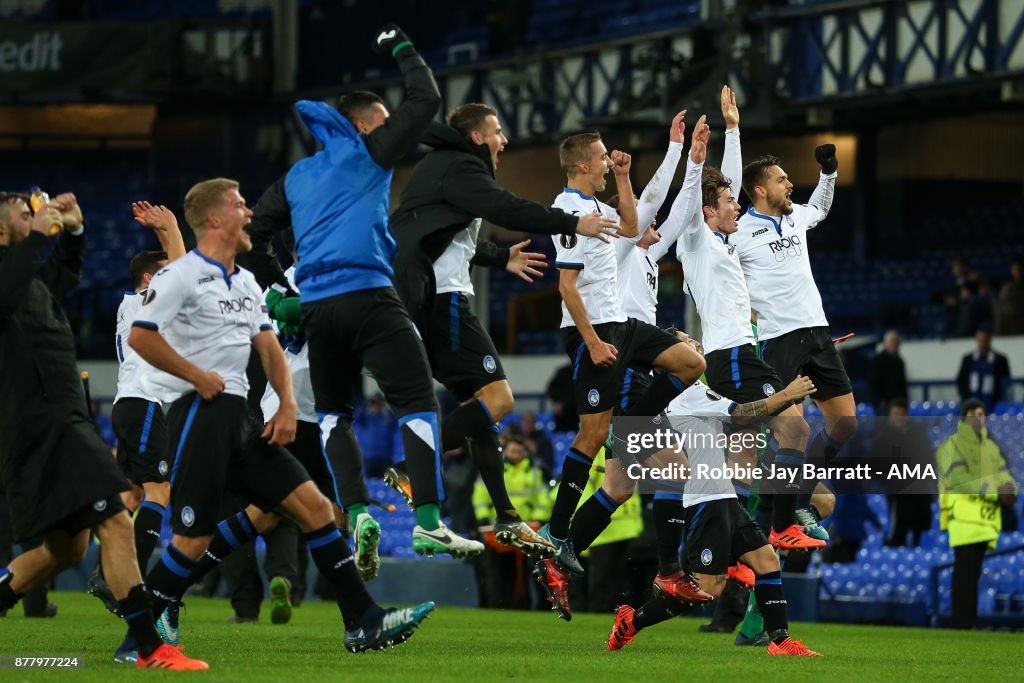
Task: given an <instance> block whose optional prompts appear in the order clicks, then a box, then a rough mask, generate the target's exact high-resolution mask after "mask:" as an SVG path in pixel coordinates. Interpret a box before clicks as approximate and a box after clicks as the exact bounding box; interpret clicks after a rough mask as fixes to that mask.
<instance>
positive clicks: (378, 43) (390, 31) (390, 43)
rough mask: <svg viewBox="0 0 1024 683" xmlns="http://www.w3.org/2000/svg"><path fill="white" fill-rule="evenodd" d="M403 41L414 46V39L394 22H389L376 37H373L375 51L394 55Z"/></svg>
mask: <svg viewBox="0 0 1024 683" xmlns="http://www.w3.org/2000/svg"><path fill="white" fill-rule="evenodd" d="M402 43H406V44H408V45H409V46H410V47H411V46H412V41H410V40H409V36H407V35H405V31H403V30H402V29H400V28H398V27H397V26H395V25H394V24H388V25H387V26H383V27H382V28H381V29H380V30H379V31H377V33H376V37H375V38H374V39H373V51H374V52H376V53H377V54H381V55H392V56H393V55H394V50H395V48H396V47H398V46H399V45H401V44H402Z"/></svg>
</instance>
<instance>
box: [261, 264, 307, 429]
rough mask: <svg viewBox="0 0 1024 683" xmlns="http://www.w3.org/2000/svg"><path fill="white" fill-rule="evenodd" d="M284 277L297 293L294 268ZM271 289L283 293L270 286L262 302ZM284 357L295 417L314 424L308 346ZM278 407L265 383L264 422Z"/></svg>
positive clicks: (272, 392) (274, 397) (278, 401)
mask: <svg viewBox="0 0 1024 683" xmlns="http://www.w3.org/2000/svg"><path fill="white" fill-rule="evenodd" d="M284 276H285V277H286V278H287V279H288V284H289V285H291V288H292V289H293V290H295V291H296V292H298V291H299V288H298V287H297V286H296V284H295V266H292V267H291V268H289V269H288V270H286V271H285V272H284ZM271 289H276V290H277V291H278V292H280V293H282V294H284V293H285V291H284V288H283V287H281V285H278V284H274V285H271V286H270V289H268V290H267V291H266V292H264V294H263V300H264V301H266V298H267V294H269V293H270V290H271ZM284 357H285V360H287V361H288V367H289V368H290V369H291V371H292V392H293V393H294V394H295V403H296V405H297V406H298V407H299V410H298V413H297V414H296V417H297V418H298V419H299V420H302V421H303V422H313V423H316V422H317V419H316V406H315V402H314V401H313V382H312V380H310V378H309V344H303V345H302V348H300V349H299V351H298V353H295V352H294V351H292V350H291V349H285V350H284ZM280 407H281V399H279V398H278V397H277V392H276V391H274V387H272V386H271V385H270V382H267V390H266V391H265V392H263V399H262V400H261V401H260V410H261V411H263V419H264V421H266V420H269V419H270V418H272V417H273V416H274V413H276V412H277V409H278V408H280Z"/></svg>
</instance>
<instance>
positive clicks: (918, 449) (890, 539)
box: [870, 396, 935, 548]
mask: <svg viewBox="0 0 1024 683" xmlns="http://www.w3.org/2000/svg"><path fill="white" fill-rule="evenodd" d="M931 451H932V444H931V440H930V439H929V438H928V432H927V431H926V430H925V428H924V425H922V424H920V423H918V422H915V421H914V420H913V419H912V418H911V417H910V411H909V410H908V408H907V399H906V398H904V397H902V396H899V397H897V398H894V399H893V400H892V402H891V403H890V404H889V418H888V419H887V420H885V421H884V422H882V423H881V424H879V425H878V428H877V429H876V430H875V434H874V439H873V440H872V443H871V451H870V452H871V458H872V459H873V460H875V459H877V460H878V462H879V464H884V465H885V466H886V467H888V465H889V463H895V462H897V461H898V462H900V463H903V464H906V465H910V466H913V465H915V464H921V465H927V464H930V463H931ZM886 497H887V499H888V501H889V533H888V536H887V537H886V540H885V545H887V546H894V547H896V546H904V545H907V534H908V532H909V533H910V536H911V540H910V545H911V547H914V548H916V547H917V546H919V545H920V544H921V534H923V533H924V532H925V531H928V530H929V529H931V528H932V501H933V500H934V499H935V496H934V494H916V493H898V494H890V495H888V496H886Z"/></svg>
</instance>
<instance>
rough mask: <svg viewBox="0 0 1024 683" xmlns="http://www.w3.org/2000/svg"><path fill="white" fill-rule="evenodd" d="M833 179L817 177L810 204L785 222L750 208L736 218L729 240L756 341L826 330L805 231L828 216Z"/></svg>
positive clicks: (799, 207) (797, 206)
mask: <svg viewBox="0 0 1024 683" xmlns="http://www.w3.org/2000/svg"><path fill="white" fill-rule="evenodd" d="M835 179H836V175H835V174H834V173H833V174H832V175H828V176H826V175H825V174H824V173H822V174H821V175H820V178H819V180H818V187H817V188H815V190H814V194H813V195H811V202H810V203H809V204H804V205H800V204H794V205H793V213H791V214H790V215H788V216H782V217H778V216H764V215H762V214H759V213H757V212H755V211H754V207H753V206H751V207H750V208H748V209H747V212H746V213H745V214H743V216H741V217H740V221H739V230H738V231H737V232H736V233H735V234H734V235H733V236H732V238H731V240H732V241H733V242H734V243H735V245H736V250H737V252H738V253H739V257H740V265H741V266H742V267H743V274H744V275H745V276H746V279H747V286H748V288H749V290H750V302H751V304H752V306H753V308H754V310H755V311H756V312H757V331H758V338H759V339H761V340H766V339H775V338H776V337H781V336H782V335H784V334H786V333H788V332H792V331H793V330H799V329H803V328H806V327H825V326H827V325H828V319H827V318H826V317H825V310H824V308H823V307H822V305H821V294H819V293H818V287H817V285H816V284H815V283H814V275H813V274H812V273H811V261H810V258H809V256H808V251H807V231H808V230H810V229H811V228H813V227H814V226H816V225H817V224H818V223H820V222H821V221H822V220H824V219H825V216H827V215H828V211H829V208H830V207H831V206H832V193H833V190H834V188H835Z"/></svg>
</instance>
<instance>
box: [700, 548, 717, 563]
mask: <svg viewBox="0 0 1024 683" xmlns="http://www.w3.org/2000/svg"><path fill="white" fill-rule="evenodd" d="M713 559H714V557H713V556H712V555H711V548H704V550H701V551H700V563H701V564H702V565H704V566H705V567H707V566H709V565H710V564H711V560H713Z"/></svg>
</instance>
